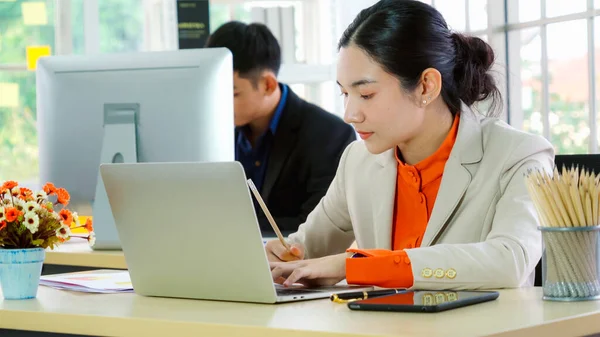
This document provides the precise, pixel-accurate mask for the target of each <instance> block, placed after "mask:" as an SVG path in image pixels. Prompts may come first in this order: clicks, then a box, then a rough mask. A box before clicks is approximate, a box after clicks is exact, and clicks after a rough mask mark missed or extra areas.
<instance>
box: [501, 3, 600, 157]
mask: <svg viewBox="0 0 600 337" xmlns="http://www.w3.org/2000/svg"><path fill="white" fill-rule="evenodd" d="M596 3H598V1H596ZM507 5H508V10H509V11H508V13H509V15H508V24H505V25H504V28H505V29H504V30H505V31H506V34H507V36H508V54H509V57H508V60H509V61H508V65H509V67H508V69H507V72H506V74H507V76H508V77H509V78H511V81H510V87H509V88H510V96H511V99H510V107H509V114H510V121H511V124H513V126H515V127H517V128H521V129H524V130H526V131H528V132H532V133H537V134H540V135H543V136H544V137H546V138H547V139H548V140H549V141H550V142H551V143H552V144H553V145H554V147H555V150H556V152H557V153H558V154H566V153H588V152H596V151H597V150H598V138H597V137H598V136H597V135H596V133H597V131H596V130H597V127H596V123H597V122H596V116H597V113H596V106H597V104H596V97H594V96H596V94H595V92H591V90H590V89H591V88H595V87H596V83H595V79H596V76H591V72H592V69H593V67H594V66H593V62H590V60H592V61H593V59H591V57H592V56H594V55H595V50H596V48H597V46H596V43H595V40H596V37H595V36H596V35H597V34H598V33H597V32H596V33H594V30H591V29H590V28H592V27H593V25H594V21H595V18H594V15H595V12H594V11H593V8H589V10H588V7H587V6H588V1H586V0H573V1H568V2H565V1H561V0H541V1H531V0H507ZM589 32H592V36H589V35H590V34H589ZM590 93H591V94H590ZM590 121H593V122H590ZM592 133H594V134H592Z"/></svg>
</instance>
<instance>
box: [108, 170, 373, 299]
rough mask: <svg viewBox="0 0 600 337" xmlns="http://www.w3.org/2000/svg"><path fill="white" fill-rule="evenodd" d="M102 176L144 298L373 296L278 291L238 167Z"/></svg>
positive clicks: (137, 289)
mask: <svg viewBox="0 0 600 337" xmlns="http://www.w3.org/2000/svg"><path fill="white" fill-rule="evenodd" d="M100 172H101V175H102V179H103V181H104V186H105V188H106V192H107V195H108V200H109V202H110V206H111V208H112V212H113V216H114V219H115V225H116V228H117V231H118V235H119V239H120V242H121V246H122V249H123V253H124V255H125V260H126V262H127V266H128V269H129V274H130V276H131V282H132V284H133V288H134V291H135V292H136V293H137V294H140V295H144V296H158V297H175V298H191V299H203V300H221V301H237V302H254V303H280V302H290V301H298V300H309V299H318V298H327V297H329V296H330V295H331V294H333V293H343V292H349V291H363V290H371V289H372V287H359V286H348V285H336V286H332V287H325V288H305V287H289V288H283V287H281V286H279V285H276V284H274V283H273V280H272V277H271V271H270V268H269V263H268V260H267V255H266V252H265V249H264V243H263V240H262V237H261V232H260V227H259V224H258V221H257V217H256V212H255V209H254V204H253V200H252V196H251V194H250V193H251V192H250V190H249V188H248V185H247V184H246V176H245V174H244V169H243V167H242V166H241V164H240V163H238V162H218V163H215V162H212V163H135V164H103V165H101V166H100Z"/></svg>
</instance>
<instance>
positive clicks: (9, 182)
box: [2, 180, 19, 190]
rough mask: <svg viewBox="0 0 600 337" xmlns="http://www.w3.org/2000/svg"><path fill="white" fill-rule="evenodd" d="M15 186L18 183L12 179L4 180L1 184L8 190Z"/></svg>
mask: <svg viewBox="0 0 600 337" xmlns="http://www.w3.org/2000/svg"><path fill="white" fill-rule="evenodd" d="M17 186H19V183H17V182H16V181H12V180H9V181H7V182H5V183H4V184H2V188H3V189H4V188H6V189H8V190H12V189H13V188H15V187H17Z"/></svg>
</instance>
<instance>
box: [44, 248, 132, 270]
mask: <svg viewBox="0 0 600 337" xmlns="http://www.w3.org/2000/svg"><path fill="white" fill-rule="evenodd" d="M44 268H45V269H46V268H48V269H51V272H47V271H46V272H44V274H55V273H66V272H73V271H83V270H90V269H98V268H105V269H127V264H126V263H125V256H124V255H123V251H120V250H114V251H113V250H107V251H103V250H100V251H96V250H92V248H90V246H89V245H88V243H87V242H85V241H73V242H70V241H68V242H66V243H64V244H62V245H60V246H58V247H57V248H55V249H54V250H47V251H46V260H45V261H44Z"/></svg>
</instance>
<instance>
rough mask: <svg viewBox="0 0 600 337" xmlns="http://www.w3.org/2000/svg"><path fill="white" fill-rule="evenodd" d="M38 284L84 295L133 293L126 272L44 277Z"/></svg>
mask: <svg viewBox="0 0 600 337" xmlns="http://www.w3.org/2000/svg"><path fill="white" fill-rule="evenodd" d="M40 284H41V285H43V286H47V287H52V288H55V289H63V290H71V291H80V292H86V293H103V294H108V293H128V292H133V286H132V284H131V279H130V278H129V272H127V271H116V272H103V273H69V274H57V275H45V276H42V277H41V278H40Z"/></svg>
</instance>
